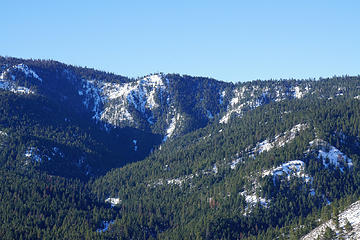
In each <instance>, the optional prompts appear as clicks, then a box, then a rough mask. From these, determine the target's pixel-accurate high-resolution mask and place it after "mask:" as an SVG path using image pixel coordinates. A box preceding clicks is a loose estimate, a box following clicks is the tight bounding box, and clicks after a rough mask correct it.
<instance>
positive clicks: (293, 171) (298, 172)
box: [262, 160, 313, 184]
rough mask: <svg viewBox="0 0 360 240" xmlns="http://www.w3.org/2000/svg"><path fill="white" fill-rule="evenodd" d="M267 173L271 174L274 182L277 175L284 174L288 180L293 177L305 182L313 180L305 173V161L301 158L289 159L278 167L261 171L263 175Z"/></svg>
mask: <svg viewBox="0 0 360 240" xmlns="http://www.w3.org/2000/svg"><path fill="white" fill-rule="evenodd" d="M268 175H271V176H273V181H274V184H275V181H276V178H277V177H278V176H285V177H286V179H287V180H290V179H291V178H293V177H297V178H302V179H303V180H304V182H306V183H308V182H310V183H311V182H312V180H313V178H312V177H310V176H309V175H308V174H306V173H305V163H304V162H303V161H301V160H293V161H289V162H287V163H284V164H282V165H281V166H279V167H276V168H274V169H271V170H266V171H264V172H263V173H262V176H263V177H264V176H268Z"/></svg>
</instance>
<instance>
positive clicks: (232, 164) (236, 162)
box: [230, 158, 242, 169]
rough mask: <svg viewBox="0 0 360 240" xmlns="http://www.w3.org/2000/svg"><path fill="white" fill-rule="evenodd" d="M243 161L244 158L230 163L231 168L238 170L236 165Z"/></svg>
mask: <svg viewBox="0 0 360 240" xmlns="http://www.w3.org/2000/svg"><path fill="white" fill-rule="evenodd" d="M241 161H242V158H237V159H235V160H233V161H232V162H231V163H230V168H231V169H235V168H236V165H238V164H239V163H240V162H241Z"/></svg>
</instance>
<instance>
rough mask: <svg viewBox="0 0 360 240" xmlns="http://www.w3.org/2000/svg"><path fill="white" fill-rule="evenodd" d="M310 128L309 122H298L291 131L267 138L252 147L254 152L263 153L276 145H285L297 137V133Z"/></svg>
mask: <svg viewBox="0 0 360 240" xmlns="http://www.w3.org/2000/svg"><path fill="white" fill-rule="evenodd" d="M306 128H308V125H307V124H297V125H295V126H294V127H293V128H291V129H290V130H289V131H286V132H284V133H282V134H279V135H277V136H275V138H274V139H271V140H270V139H266V140H264V141H262V142H259V143H257V144H256V146H255V147H254V148H253V149H252V154H261V153H263V152H267V151H270V150H271V149H273V148H275V147H283V146H285V144H287V143H289V142H291V141H292V140H294V139H295V137H296V135H297V134H298V133H299V132H300V131H303V130H305V129H306Z"/></svg>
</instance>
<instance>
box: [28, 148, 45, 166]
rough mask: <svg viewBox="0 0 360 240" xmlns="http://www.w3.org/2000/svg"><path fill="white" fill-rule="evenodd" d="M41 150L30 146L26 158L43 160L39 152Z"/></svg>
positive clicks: (37, 160)
mask: <svg viewBox="0 0 360 240" xmlns="http://www.w3.org/2000/svg"><path fill="white" fill-rule="evenodd" d="M38 152H39V150H38V149H37V148H35V147H29V148H28V149H27V150H26V151H25V154H24V156H25V157H26V158H31V159H32V160H34V161H35V162H41V161H42V159H41V156H40V155H39V154H38Z"/></svg>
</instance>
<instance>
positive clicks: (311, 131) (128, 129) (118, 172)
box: [0, 57, 360, 239]
mask: <svg viewBox="0 0 360 240" xmlns="http://www.w3.org/2000/svg"><path fill="white" fill-rule="evenodd" d="M359 96H360V77H359V76H354V77H350V76H343V77H333V78H328V79H319V80H313V79H309V80H269V81H252V82H244V83H236V84H233V83H226V82H221V81H217V80H215V79H209V78H202V77H192V76H187V75H179V74H164V73H157V74H151V75H148V76H144V77H141V78H138V79H129V78H126V77H123V76H118V75H114V74H111V73H105V72H101V71H97V70H94V69H88V68H82V67H75V66H71V65H65V64H62V63H59V62H56V61H45V60H24V59H16V58H8V57H6V58H5V57H0V112H1V114H0V149H1V152H0V170H1V172H2V175H1V182H2V184H1V189H0V191H1V194H2V195H1V196H4V197H3V198H1V200H0V212H1V213H2V214H1V216H2V222H6V224H4V225H3V226H1V228H0V236H1V238H4V239H14V238H16V239H20V238H23V239H34V238H48V239H54V238H58V237H59V236H61V235H63V236H65V238H67V239H84V238H85V239H97V238H98V239H114V238H115V239H151V238H153V239H274V238H279V239H289V238H290V239H299V238H300V237H301V236H305V235H306V234H307V233H308V232H310V231H311V230H312V229H315V228H316V227H317V226H318V225H320V224H321V223H323V222H325V223H326V222H327V221H328V220H330V219H331V217H333V216H335V215H337V214H335V213H338V212H340V211H342V210H345V209H346V208H347V207H348V206H349V205H350V204H351V203H353V202H355V201H357V200H358V199H359V197H360V189H359V186H360V175H359V167H360V165H359V160H360V139H359V136H360V135H359V130H360V115H359V114H360V100H359V99H360V97H359ZM12 198H14V199H15V201H12ZM352 208H353V205H352V206H351V209H352ZM59 213H61V214H59ZM345 215H346V216H347V215H348V213H346V212H345V213H342V215H341V214H340V215H339V222H340V227H342V226H343V225H345V224H344V220H343V218H342V217H341V216H345ZM25 216H26V217H25ZM349 221H350V222H351V221H352V220H349ZM326 224H328V225H329V226H330V227H331V226H332V225H331V223H326ZM351 224H352V225H353V229H352V230H351V232H350V231H348V232H347V233H346V234H348V235H346V236H348V237H350V235H351V236H356V234H357V230H356V229H357V228H356V226H357V225H356V224H357V223H356V222H354V221H353V222H351ZM70 226H71V227H70ZM320 228H324V227H320ZM10 230H11V231H10ZM333 231H335V232H336V231H337V230H336V229H335V230H334V229H333ZM315 232H317V233H316V234H317V235H319V232H320V230H315ZM310 234H312V233H310ZM344 234H345V233H344ZM309 236H313V235H309ZM314 236H315V235H314ZM344 236H345V235H344ZM310 238H312V237H310Z"/></svg>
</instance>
